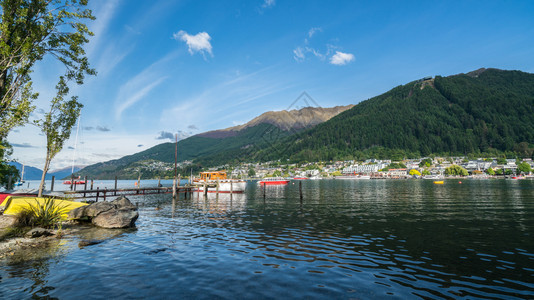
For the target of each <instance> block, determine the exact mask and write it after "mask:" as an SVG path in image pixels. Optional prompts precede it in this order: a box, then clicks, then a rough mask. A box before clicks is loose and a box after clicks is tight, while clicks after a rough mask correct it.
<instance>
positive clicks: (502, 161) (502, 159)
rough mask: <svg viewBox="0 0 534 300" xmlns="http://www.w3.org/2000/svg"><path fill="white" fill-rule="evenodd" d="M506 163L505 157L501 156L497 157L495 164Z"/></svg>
mask: <svg viewBox="0 0 534 300" xmlns="http://www.w3.org/2000/svg"><path fill="white" fill-rule="evenodd" d="M506 163H507V161H506V158H503V157H499V158H497V164H499V165H506Z"/></svg>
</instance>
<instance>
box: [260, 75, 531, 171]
mask: <svg viewBox="0 0 534 300" xmlns="http://www.w3.org/2000/svg"><path fill="white" fill-rule="evenodd" d="M530 141H534V75H533V74H529V73H524V72H520V71H501V70H496V69H488V70H485V71H484V72H481V73H479V74H478V76H473V75H471V74H460V75H455V76H449V77H440V76H436V78H435V79H434V81H433V85H427V86H425V87H424V88H423V87H422V86H421V83H420V82H417V81H415V82H411V83H408V84H406V85H403V86H399V87H396V88H394V89H392V90H390V91H389V92H386V93H384V94H382V95H380V96H377V97H374V98H372V99H370V100H367V101H363V102H360V103H359V104H358V105H356V106H355V107H353V108H352V109H350V110H347V111H345V112H343V113H341V114H339V115H337V116H336V117H334V118H332V119H330V120H329V121H327V122H324V123H322V124H319V125H317V126H316V127H314V128H312V129H310V130H307V131H305V132H302V133H301V134H296V135H293V136H290V137H288V138H286V139H285V140H284V141H283V142H281V144H283V145H281V144H280V145H278V144H277V145H275V146H273V147H280V146H284V147H286V151H284V155H283V156H281V157H279V158H286V157H287V158H290V159H292V160H296V161H299V160H308V161H317V160H336V159H337V158H339V157H344V156H348V155H351V156H353V157H355V158H357V159H360V158H364V157H375V158H382V157H384V156H386V157H387V158H391V159H394V157H403V156H404V157H413V156H415V157H421V156H429V155H430V154H437V155H440V156H451V155H452V156H456V155H468V154H473V155H480V154H483V153H486V154H502V153H514V148H516V149H524V148H525V147H524V145H525V144H524V143H525V142H526V143H528V142H530ZM521 143H523V144H521ZM519 145H522V146H523V147H519ZM516 146H517V147H516ZM264 155H265V156H267V157H269V158H271V159H272V158H273V156H274V154H272V150H271V149H270V148H269V149H266V150H265V151H264ZM488 156H491V155H488Z"/></svg>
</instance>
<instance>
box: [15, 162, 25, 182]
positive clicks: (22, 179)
mask: <svg viewBox="0 0 534 300" xmlns="http://www.w3.org/2000/svg"><path fill="white" fill-rule="evenodd" d="M25 182H26V181H24V164H23V165H22V175H20V180H19V181H18V182H15V186H22V185H23V184H24V183H25Z"/></svg>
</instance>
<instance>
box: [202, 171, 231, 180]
mask: <svg viewBox="0 0 534 300" xmlns="http://www.w3.org/2000/svg"><path fill="white" fill-rule="evenodd" d="M225 179H226V171H215V172H200V180H204V181H207V180H225Z"/></svg>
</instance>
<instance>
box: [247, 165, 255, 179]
mask: <svg viewBox="0 0 534 300" xmlns="http://www.w3.org/2000/svg"><path fill="white" fill-rule="evenodd" d="M254 176H256V171H254V168H252V167H250V168H248V177H254Z"/></svg>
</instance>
